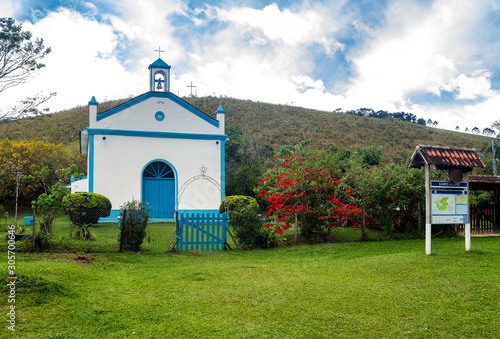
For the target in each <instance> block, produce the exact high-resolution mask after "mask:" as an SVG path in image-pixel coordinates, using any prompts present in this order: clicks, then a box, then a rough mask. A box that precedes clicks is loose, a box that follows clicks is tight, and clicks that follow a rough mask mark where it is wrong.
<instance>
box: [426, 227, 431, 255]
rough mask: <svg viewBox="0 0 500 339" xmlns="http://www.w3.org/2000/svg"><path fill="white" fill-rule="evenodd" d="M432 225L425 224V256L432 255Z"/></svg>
mask: <svg viewBox="0 0 500 339" xmlns="http://www.w3.org/2000/svg"><path fill="white" fill-rule="evenodd" d="M431 235H432V231H431V224H425V254H427V255H431Z"/></svg>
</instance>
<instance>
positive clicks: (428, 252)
mask: <svg viewBox="0 0 500 339" xmlns="http://www.w3.org/2000/svg"><path fill="white" fill-rule="evenodd" d="M431 224H432V217H431V166H430V164H426V165H425V254H426V255H431V237H432V225H431Z"/></svg>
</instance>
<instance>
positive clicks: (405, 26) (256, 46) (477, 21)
mask: <svg viewBox="0 0 500 339" xmlns="http://www.w3.org/2000/svg"><path fill="white" fill-rule="evenodd" d="M0 13H2V16H10V17H13V18H15V19H16V20H17V21H18V22H22V23H23V27H24V28H25V29H28V30H30V31H32V32H33V35H34V36H36V37H42V38H44V40H45V42H46V45H47V46H51V47H52V49H53V52H52V53H51V54H50V55H49V56H48V57H47V58H46V60H45V63H46V65H47V67H46V68H44V69H43V70H42V71H40V72H39V74H38V75H37V76H36V77H34V78H33V79H32V80H31V81H30V82H29V83H26V84H23V85H20V86H18V87H16V88H12V89H9V90H7V91H4V92H3V93H0V107H1V108H5V107H7V106H8V105H11V104H13V102H14V101H15V100H21V99H23V98H24V97H25V96H26V95H30V94H33V93H36V92H40V91H45V92H51V91H56V92H57V93H58V94H57V96H56V97H54V98H52V99H51V100H50V101H49V102H47V106H49V108H50V109H51V110H52V111H59V110H63V109H66V108H72V107H75V106H77V105H82V106H84V105H87V103H88V101H89V100H90V98H91V97H92V96H95V97H96V99H97V100H98V101H104V100H111V99H118V98H126V97H130V96H136V95H138V94H141V93H144V92H146V91H147V90H148V79H147V77H148V72H147V67H148V65H149V64H151V63H152V62H154V61H155V60H156V58H157V57H158V53H157V52H155V51H154V50H156V49H158V47H159V46H161V49H162V50H164V51H165V52H164V53H162V55H161V56H162V59H163V60H164V61H165V62H167V63H168V64H169V65H171V66H172V70H171V72H172V82H171V90H172V92H174V93H175V94H177V95H180V96H184V95H188V94H189V93H190V89H189V88H188V87H187V85H189V84H190V82H191V81H192V82H193V85H195V86H197V87H196V88H195V90H196V94H197V95H199V96H204V95H217V96H220V95H222V96H228V97H235V98H241V99H250V100H255V101H264V102H271V103H281V104H293V105H296V106H303V107H308V108H315V109H322V110H327V111H333V110H335V109H338V108H342V109H344V110H348V109H356V108H361V107H367V108H373V109H375V110H379V109H382V110H388V111H389V112H396V111H406V112H411V113H414V114H416V115H417V116H418V117H421V118H424V119H426V120H427V119H432V120H435V121H437V122H438V123H439V125H438V126H439V128H447V129H455V127H456V126H459V127H460V129H461V130H462V131H463V130H465V128H466V127H467V128H469V129H472V128H473V127H478V128H480V129H481V130H482V129H483V128H485V127H490V125H491V123H492V122H494V121H495V120H498V119H500V112H499V108H500V93H499V89H500V64H499V63H498V55H499V53H500V39H498V37H499V36H500V1H499V0H495V1H493V0H483V1H474V0H434V1H431V0H407V1H396V0H394V1H389V0H387V1H368V0H344V1H340V0H339V1H333V0H332V1H313V0H309V1H297V0H287V1H275V2H265V1H257V0H248V1H243V0H242V1H238V0H236V1H234V0H231V1H229V0H227V1H183V0H141V1H136V0H98V1H93V0H89V1H80V0H59V1H52V0H0ZM228 114H230V112H228Z"/></svg>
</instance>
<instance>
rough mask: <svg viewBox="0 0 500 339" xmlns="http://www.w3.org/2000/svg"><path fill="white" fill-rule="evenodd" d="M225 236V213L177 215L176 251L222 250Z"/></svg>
mask: <svg viewBox="0 0 500 339" xmlns="http://www.w3.org/2000/svg"><path fill="white" fill-rule="evenodd" d="M226 234H227V216H226V213H223V214H220V213H179V217H178V220H177V225H176V237H177V251H178V252H183V251H216V250H224V248H225V244H226Z"/></svg>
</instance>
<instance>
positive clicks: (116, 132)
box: [87, 128, 227, 141]
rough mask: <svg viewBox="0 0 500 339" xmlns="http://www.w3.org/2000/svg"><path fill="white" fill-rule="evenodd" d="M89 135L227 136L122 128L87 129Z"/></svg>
mask: <svg viewBox="0 0 500 339" xmlns="http://www.w3.org/2000/svg"><path fill="white" fill-rule="evenodd" d="M87 133H88V134H89V136H94V135H121V136H127V137H149V138H170V139H193V140H220V141H224V140H226V138H227V135H225V134H195V133H175V132H151V131H129V130H122V129H101V128H89V129H87Z"/></svg>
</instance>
